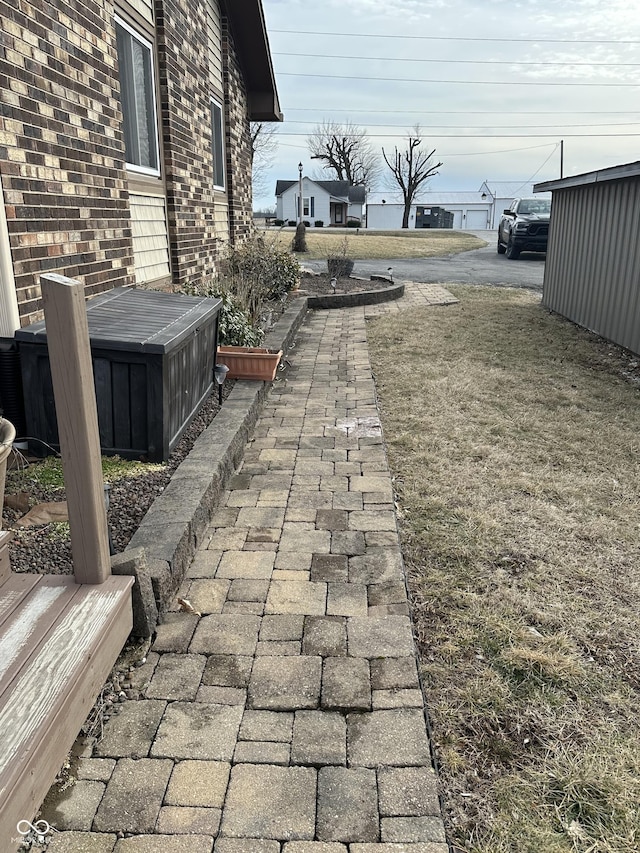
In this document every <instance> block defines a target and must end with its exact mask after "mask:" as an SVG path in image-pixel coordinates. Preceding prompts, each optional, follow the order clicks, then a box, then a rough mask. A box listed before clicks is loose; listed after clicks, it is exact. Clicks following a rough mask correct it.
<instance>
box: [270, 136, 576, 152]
mask: <svg viewBox="0 0 640 853" xmlns="http://www.w3.org/2000/svg"><path fill="white" fill-rule="evenodd" d="M278 135H280V134H278ZM550 145H553V151H552V152H551V153H552V154H553V152H554V151H556V149H557V147H558V145H559V143H558V142H544V143H543V144H542V145H524V146H519V147H518V148H499V149H498V150H497V151H468V152H456V153H450V154H447V153H444V154H440V153H439V154H438V156H439V157H488V156H490V155H492V154H512V153H513V152H516V151H535V150H537V149H538V148H548V147H549V146H550ZM278 146H279V147H282V148H293V149H294V150H295V151H302V150H304V149H305V146H304V145H302V144H299V145H289V144H288V143H286V142H278Z"/></svg>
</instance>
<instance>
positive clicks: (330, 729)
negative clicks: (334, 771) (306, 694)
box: [291, 711, 347, 765]
mask: <svg viewBox="0 0 640 853" xmlns="http://www.w3.org/2000/svg"><path fill="white" fill-rule="evenodd" d="M291 761H292V763H293V764H311V765H321V764H346V762H347V726H346V722H345V718H344V716H343V715H342V714H329V713H326V712H325V711H296V715H295V722H294V724H293V743H292V746H291Z"/></svg>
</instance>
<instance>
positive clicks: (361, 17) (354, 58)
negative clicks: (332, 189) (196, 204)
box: [254, 0, 640, 207]
mask: <svg viewBox="0 0 640 853" xmlns="http://www.w3.org/2000/svg"><path fill="white" fill-rule="evenodd" d="M263 5H264V11H265V16H266V20H267V29H268V33H269V40H270V45H271V51H272V56H273V63H274V67H275V71H276V80H277V86H278V93H279V96H280V104H281V107H282V110H283V112H284V116H285V121H284V122H283V123H282V124H280V125H278V140H279V144H278V148H277V153H276V155H275V158H274V162H273V165H272V167H271V168H270V170H269V173H268V187H269V189H268V190H267V191H266V193H264V194H263V195H261V196H259V197H257V198H256V199H255V203H254V206H255V207H260V206H269V207H273V206H275V182H276V180H277V179H279V178H283V179H290V180H294V179H297V177H298V162H300V161H301V162H302V163H303V167H304V174H305V175H309V176H313V175H314V174H316V175H317V166H318V164H317V163H316V162H315V161H310V160H309V151H308V149H307V145H306V136H307V134H308V133H309V132H310V131H311V130H312V129H313V127H314V125H316V124H318V123H319V122H322V121H323V120H331V121H345V120H347V119H349V120H351V121H352V122H354V123H356V124H358V125H360V126H362V127H364V128H366V129H367V130H368V131H369V135H370V137H371V140H372V142H373V143H374V144H375V146H376V148H377V149H380V148H381V147H382V146H384V147H385V150H387V151H391V152H393V148H394V146H395V145H398V146H402V144H403V140H402V137H403V136H404V135H406V131H407V130H408V129H409V128H411V127H412V126H413V125H415V124H416V122H418V123H419V124H420V125H421V127H422V128H423V132H424V139H425V142H424V145H425V146H427V145H428V146H429V148H430V149H431V148H435V149H436V156H437V158H438V159H439V160H442V161H443V165H442V167H441V169H440V174H439V175H437V176H436V177H435V178H433V179H432V181H431V183H430V189H431V190H443V191H444V190H477V189H479V187H480V184H481V183H482V181H483V180H485V179H489V180H518V181H520V180H522V181H527V180H529V179H532V180H535V181H542V180H548V179H552V178H556V177H559V175H560V147H559V141H560V140H561V139H563V140H564V175H565V177H566V176H567V175H571V174H578V173H580V172H586V171H591V170H593V169H600V168H606V167H608V166H614V165H617V164H620V163H628V162H632V161H635V160H640V151H639V148H638V142H639V140H640V5H638V3H637V2H635V0H631V2H629V0H509V2H506V0H316V2H314V0H263ZM336 57H341V58H336ZM558 63H562V64H558ZM393 78H395V79H393ZM400 78H405V79H406V82H401V79H400ZM453 81H455V82H453ZM541 83H544V84H545V85H540V84H541ZM632 109H635V110H636V111H635V112H632V111H631V110H632ZM380 189H384V187H380Z"/></svg>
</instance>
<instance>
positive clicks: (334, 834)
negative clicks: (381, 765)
mask: <svg viewBox="0 0 640 853" xmlns="http://www.w3.org/2000/svg"><path fill="white" fill-rule="evenodd" d="M317 835H318V838H319V839H320V840H321V841H344V842H354V841H377V840H378V836H379V819H378V790H377V786H376V774H375V771H374V770H365V769H364V768H362V767H358V768H355V769H350V768H347V767H322V768H320V770H319V771H318V830H317Z"/></svg>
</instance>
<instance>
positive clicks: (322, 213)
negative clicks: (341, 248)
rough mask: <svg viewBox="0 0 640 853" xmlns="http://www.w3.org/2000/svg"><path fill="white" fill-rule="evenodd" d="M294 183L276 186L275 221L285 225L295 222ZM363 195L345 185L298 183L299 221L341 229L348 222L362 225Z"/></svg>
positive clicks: (358, 190)
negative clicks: (300, 216) (300, 212)
mask: <svg viewBox="0 0 640 853" xmlns="http://www.w3.org/2000/svg"><path fill="white" fill-rule="evenodd" d="M299 195H300V190H299V182H298V181H278V182H277V183H276V218H277V219H283V220H284V222H285V224H286V223H287V222H297V221H298V198H299ZM365 201H366V191H365V188H364V187H354V186H351V185H350V184H349V182H348V181H313V180H311V178H305V177H303V179H302V219H303V221H306V222H309V224H310V225H311V227H312V228H313V227H314V226H315V223H316V222H322V224H323V225H324V226H325V227H327V226H330V225H338V226H345V225H346V224H347V222H348V221H349V220H350V219H357V220H358V221H359V222H360V223H361V224H364V222H363V220H364V207H365Z"/></svg>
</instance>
